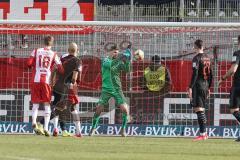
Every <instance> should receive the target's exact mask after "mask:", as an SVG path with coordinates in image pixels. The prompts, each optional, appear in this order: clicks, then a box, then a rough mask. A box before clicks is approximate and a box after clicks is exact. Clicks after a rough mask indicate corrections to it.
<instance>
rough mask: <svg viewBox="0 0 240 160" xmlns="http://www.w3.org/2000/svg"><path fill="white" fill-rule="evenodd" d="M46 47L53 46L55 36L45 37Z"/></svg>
mask: <svg viewBox="0 0 240 160" xmlns="http://www.w3.org/2000/svg"><path fill="white" fill-rule="evenodd" d="M43 41H44V45H46V46H49V45H51V42H52V41H53V36H50V35H47V36H45V37H44V40H43Z"/></svg>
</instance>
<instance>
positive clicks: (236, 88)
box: [218, 35, 240, 142]
mask: <svg viewBox="0 0 240 160" xmlns="http://www.w3.org/2000/svg"><path fill="white" fill-rule="evenodd" d="M239 46H240V35H239V36H238V47H239ZM239 63H240V50H238V51H235V52H234V53H233V57H232V66H231V68H230V69H229V70H228V71H227V73H226V74H225V75H224V76H223V77H222V78H221V79H220V80H219V82H218V86H220V85H221V84H222V82H223V81H225V80H226V79H227V78H228V77H230V76H232V75H234V76H233V83H232V88H231V92H230V112H231V113H232V114H233V116H234V117H235V118H236V119H237V121H238V122H239V123H240V112H239V106H240V67H239ZM236 141H238V142H240V137H238V138H237V140H236Z"/></svg>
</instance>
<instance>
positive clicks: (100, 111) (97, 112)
mask: <svg viewBox="0 0 240 160" xmlns="http://www.w3.org/2000/svg"><path fill="white" fill-rule="evenodd" d="M102 111H103V106H101V105H99V106H97V107H96V114H97V115H100V114H101V113H102Z"/></svg>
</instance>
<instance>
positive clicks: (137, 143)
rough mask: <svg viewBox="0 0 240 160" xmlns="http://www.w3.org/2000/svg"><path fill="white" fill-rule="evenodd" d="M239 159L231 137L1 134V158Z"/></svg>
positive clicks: (26, 159) (1, 159) (238, 149)
mask: <svg viewBox="0 0 240 160" xmlns="http://www.w3.org/2000/svg"><path fill="white" fill-rule="evenodd" d="M85 159H86V160H98V159H100V160H117V159H119V160H235V159H236V160H237V159H238V160H239V159H240V143H238V142H234V141H233V139H209V140H207V141H201V142H192V139H189V138H187V139H185V138H149V137H127V138H122V137H84V138H81V139H77V138H73V137H69V138H63V137H58V138H54V137H49V138H47V137H43V136H33V135H0V160H85Z"/></svg>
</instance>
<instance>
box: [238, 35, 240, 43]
mask: <svg viewBox="0 0 240 160" xmlns="http://www.w3.org/2000/svg"><path fill="white" fill-rule="evenodd" d="M238 43H239V44H240V35H238Z"/></svg>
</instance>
